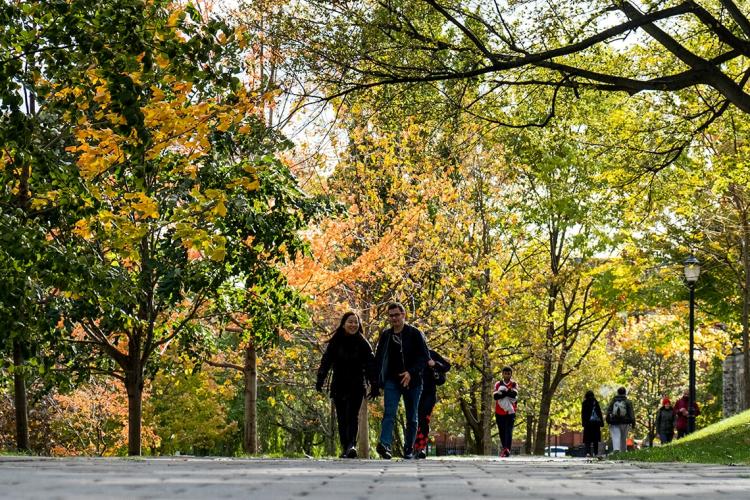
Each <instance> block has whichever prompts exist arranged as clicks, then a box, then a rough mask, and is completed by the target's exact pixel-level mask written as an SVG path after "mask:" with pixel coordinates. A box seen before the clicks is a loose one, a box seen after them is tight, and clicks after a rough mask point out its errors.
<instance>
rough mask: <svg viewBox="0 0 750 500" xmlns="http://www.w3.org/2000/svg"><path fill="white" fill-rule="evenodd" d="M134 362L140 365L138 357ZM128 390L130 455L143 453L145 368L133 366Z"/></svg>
mask: <svg viewBox="0 0 750 500" xmlns="http://www.w3.org/2000/svg"><path fill="white" fill-rule="evenodd" d="M133 364H136V365H140V362H139V360H138V358H135V361H134V363H133ZM125 387H126V388H127V391H128V455H130V456H131V457H133V456H139V455H140V454H141V417H142V415H143V370H142V368H141V367H140V366H137V367H136V368H131V370H129V371H128V373H127V375H126V376H125Z"/></svg>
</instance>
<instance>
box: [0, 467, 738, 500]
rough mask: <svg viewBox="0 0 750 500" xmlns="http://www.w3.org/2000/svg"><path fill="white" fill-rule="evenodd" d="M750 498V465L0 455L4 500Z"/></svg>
mask: <svg viewBox="0 0 750 500" xmlns="http://www.w3.org/2000/svg"><path fill="white" fill-rule="evenodd" d="M580 497H584V498H585V497H589V498H605V497H616V498H637V499H658V500H662V499H683V500H684V499H699V498H700V499H710V500H713V499H731V498H737V499H750V467H730V466H710V465H681V464H633V463H619V462H607V461H601V462H590V461H586V460H583V459H545V458H529V457H513V458H511V459H507V460H499V459H452V460H438V459H429V460H420V461H408V462H407V461H396V460H394V461H391V462H386V461H381V460H261V459H248V460H241V459H200V458H154V459H90V458H73V459H30V458H25V457H19V458H16V457H0V498H3V499H11V498H35V499H36V498H39V499H57V498H66V499H68V498H69V499H73V498H75V499H79V498H106V499H115V498H127V499H137V498H170V499H171V498H173V499H193V498H211V499H213V498H219V499H222V498H243V499H248V498H250V499H258V500H283V499H291V500H303V499H304V500H313V499H321V500H338V499H342V500H343V499H347V500H368V499H388V500H391V499H393V500H400V499H409V500H414V499H419V498H424V499H427V500H432V499H451V500H454V499H457V500H468V499H474V498H510V499H526V498H535V499H573V498H580Z"/></svg>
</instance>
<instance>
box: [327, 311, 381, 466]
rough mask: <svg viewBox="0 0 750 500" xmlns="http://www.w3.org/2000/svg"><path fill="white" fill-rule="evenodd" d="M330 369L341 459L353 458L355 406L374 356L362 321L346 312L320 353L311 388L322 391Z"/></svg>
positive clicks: (359, 403) (370, 376)
mask: <svg viewBox="0 0 750 500" xmlns="http://www.w3.org/2000/svg"><path fill="white" fill-rule="evenodd" d="M331 368H333V376H332V377H331V384H330V394H331V398H332V399H333V403H334V405H335V406H336V420H337V423H338V428H339V440H340V442H341V450H342V454H341V458H357V449H356V448H355V446H356V444H357V431H358V429H359V409H360V407H361V406H362V401H363V400H364V397H365V384H366V382H367V381H368V380H369V381H370V384H371V385H372V384H373V383H374V382H373V379H374V377H375V355H374V354H373V352H372V347H370V343H369V342H368V341H367V339H365V337H364V335H363V334H362V323H361V322H360V319H359V316H357V314H356V313H354V312H352V311H349V312H347V313H346V314H344V316H343V317H342V318H341V322H340V323H339V326H338V328H336V331H335V332H334V333H333V336H332V337H331V340H329V341H328V346H327V347H326V350H325V352H324V353H323V358H322V359H321V361H320V367H319V368H318V378H317V382H316V383H315V389H316V390H317V391H318V392H322V391H323V386H324V385H325V380H326V377H327V376H328V372H329V370H331Z"/></svg>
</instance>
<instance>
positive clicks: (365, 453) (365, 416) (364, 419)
mask: <svg viewBox="0 0 750 500" xmlns="http://www.w3.org/2000/svg"><path fill="white" fill-rule="evenodd" d="M369 417H370V411H369V408H368V407H367V398H365V399H363V400H362V406H361V407H360V409H359V425H358V429H357V456H358V457H359V458H370V422H369Z"/></svg>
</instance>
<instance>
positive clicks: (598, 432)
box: [581, 391, 604, 457]
mask: <svg viewBox="0 0 750 500" xmlns="http://www.w3.org/2000/svg"><path fill="white" fill-rule="evenodd" d="M581 425H582V426H583V445H584V448H585V450H586V456H587V457H595V456H597V455H598V454H599V441H601V440H602V427H603V426H604V416H603V415H602V408H601V407H600V406H599V401H597V400H596V398H595V397H594V393H593V392H592V391H587V392H586V396H585V397H584V399H583V403H582V404H581Z"/></svg>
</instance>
